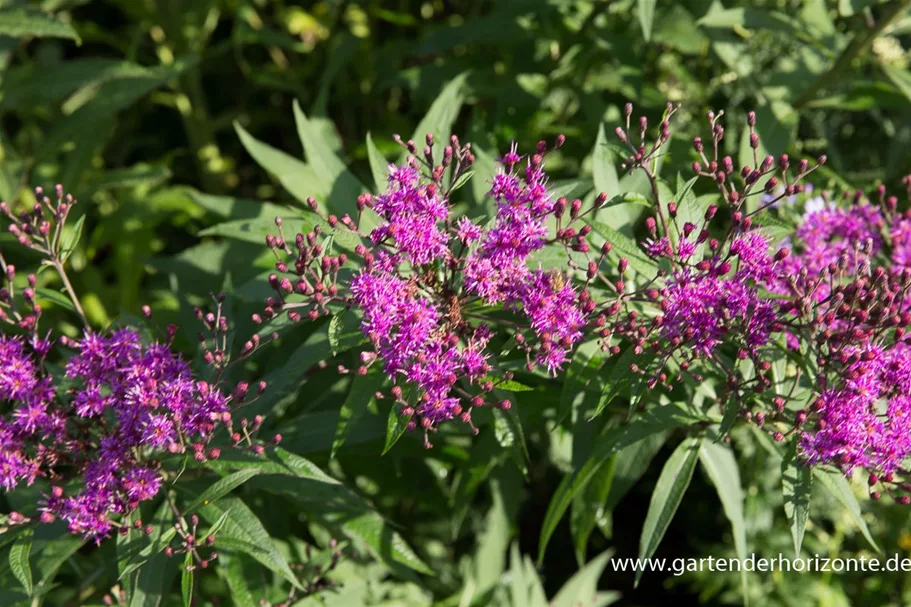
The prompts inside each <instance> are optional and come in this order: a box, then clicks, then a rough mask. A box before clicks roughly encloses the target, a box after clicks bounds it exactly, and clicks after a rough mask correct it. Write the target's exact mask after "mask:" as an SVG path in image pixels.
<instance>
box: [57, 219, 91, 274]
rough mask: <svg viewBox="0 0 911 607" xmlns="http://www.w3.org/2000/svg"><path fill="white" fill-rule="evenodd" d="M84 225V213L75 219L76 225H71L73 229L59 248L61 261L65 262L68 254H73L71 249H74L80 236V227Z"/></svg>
mask: <svg viewBox="0 0 911 607" xmlns="http://www.w3.org/2000/svg"><path fill="white" fill-rule="evenodd" d="M84 225H85V215H82V216H80V217H79V219H78V220H76V225H74V226H73V230H72V231H71V232H70V233H69V236H67V238H66V240H65V241H64V243H63V246H62V247H61V249H60V261H61V263H66V260H67V259H69V257H70V255H72V254H73V251H74V250H76V245H78V244H79V239H80V238H82V228H83V226H84Z"/></svg>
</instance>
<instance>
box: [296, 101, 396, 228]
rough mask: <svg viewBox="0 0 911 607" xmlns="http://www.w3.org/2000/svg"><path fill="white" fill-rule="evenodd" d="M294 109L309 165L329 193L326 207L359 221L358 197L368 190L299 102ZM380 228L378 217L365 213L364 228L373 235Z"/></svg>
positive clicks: (322, 186) (363, 218)
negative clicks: (308, 117)
mask: <svg viewBox="0 0 911 607" xmlns="http://www.w3.org/2000/svg"><path fill="white" fill-rule="evenodd" d="M293 106H294V108H293V109H294V122H295V124H296V125H297V135H298V137H299V138H300V141H301V145H303V146H304V154H306V156H307V164H308V165H309V166H310V167H312V169H313V172H314V174H315V175H316V178H317V179H319V181H320V184H321V190H322V191H324V192H328V199H327V201H326V206H327V207H328V208H329V209H330V210H332V211H334V212H336V213H338V214H339V215H342V214H343V213H347V214H348V215H350V216H351V217H352V218H353V219H357V215H358V212H357V197H358V195H359V194H361V193H362V192H363V191H364V190H365V188H364V186H363V185H361V182H360V181H358V179H357V177H355V176H354V173H352V172H351V171H350V170H348V167H347V166H345V163H344V162H342V159H341V158H339V157H338V156H337V155H336V154H335V152H333V151H332V148H330V147H329V146H328V145H327V144H326V142H325V141H324V139H323V136H322V135H321V134H320V132H319V130H318V129H317V128H316V126H315V125H314V124H313V123H312V122H310V121H309V120H308V119H307V116H306V115H305V114H304V112H303V110H301V107H300V104H299V103H298V102H297V100H296V99H295V100H294V104H293ZM377 225H378V222H377V218H376V215H375V214H374V213H372V212H370V213H368V212H364V213H363V216H362V217H361V228H363V229H365V230H367V231H370V229H371V228H373V227H375V226H377Z"/></svg>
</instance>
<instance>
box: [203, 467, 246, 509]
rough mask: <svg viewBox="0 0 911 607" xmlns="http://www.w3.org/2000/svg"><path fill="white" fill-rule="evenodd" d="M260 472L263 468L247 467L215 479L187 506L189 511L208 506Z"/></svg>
mask: <svg viewBox="0 0 911 607" xmlns="http://www.w3.org/2000/svg"><path fill="white" fill-rule="evenodd" d="M260 473H262V470H260V469H258V468H246V469H244V470H238V471H237V472H235V473H233V474H229V475H228V476H226V477H224V478H221V479H219V480H217V481H215V482H214V483H212V484H211V485H209V488H208V489H206V490H205V491H203V492H202V493H200V494H199V495H198V496H197V497H196V499H194V500H193V501H192V502H190V504H189V505H188V506H187V507H186V510H187V512H192V511H193V510H196V509H197V508H199V507H200V506H206V505H208V504H210V503H211V502H214V501H215V500H217V499H219V498H221V497H224V496H226V495H228V494H229V493H231V492H232V491H233V490H235V489H237V488H238V487H240V486H241V485H243V484H244V483H246V482H247V481H248V480H250V479H251V478H253V477H254V476H256V475H258V474H260Z"/></svg>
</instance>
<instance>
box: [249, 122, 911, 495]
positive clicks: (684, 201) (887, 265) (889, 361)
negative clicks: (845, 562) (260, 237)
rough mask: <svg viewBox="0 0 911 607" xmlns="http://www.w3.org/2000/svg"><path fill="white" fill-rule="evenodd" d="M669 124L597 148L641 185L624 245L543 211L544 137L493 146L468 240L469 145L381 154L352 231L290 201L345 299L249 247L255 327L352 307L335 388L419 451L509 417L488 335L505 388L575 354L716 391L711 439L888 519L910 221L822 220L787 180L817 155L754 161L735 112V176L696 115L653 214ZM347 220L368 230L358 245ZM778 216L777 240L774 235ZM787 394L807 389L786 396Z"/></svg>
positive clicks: (844, 206)
mask: <svg viewBox="0 0 911 607" xmlns="http://www.w3.org/2000/svg"><path fill="white" fill-rule="evenodd" d="M676 111H677V108H676V107H674V106H671V105H669V106H668V108H667V111H666V113H665V118H664V119H663V120H662V122H661V124H660V125H659V128H658V129H657V136H656V137H655V138H654V139H649V138H648V133H649V128H648V122H647V120H646V119H645V118H644V117H643V118H641V119H640V120H639V121H638V124H637V125H634V124H633V119H632V106H630V105H627V108H626V123H625V125H624V126H621V127H618V128H617V129H616V135H617V137H618V139H619V141H620V143H621V145H623V146H625V147H626V153H625V157H624V162H623V168H624V169H625V170H628V171H630V172H633V171H641V172H642V173H644V175H645V177H646V178H647V183H648V190H649V191H648V193H649V198H650V201H649V203H650V205H651V208H652V211H653V212H652V213H650V214H649V215H648V216H647V217H646V218H645V221H644V229H645V237H644V238H642V239H641V241H640V242H639V243H635V242H633V241H631V240H629V239H628V238H627V237H626V236H623V235H622V234H618V233H617V232H615V231H612V230H610V229H606V226H605V224H603V223H602V222H600V221H598V213H599V212H603V213H608V212H609V210H608V208H609V207H611V206H612V205H613V204H619V203H621V202H623V201H624V200H623V199H622V197H620V198H619V199H617V200H615V199H613V198H611V199H610V200H609V197H608V195H607V194H606V193H602V194H599V195H597V196H595V197H593V198H592V199H590V203H589V204H588V205H586V204H584V203H583V202H582V200H578V199H577V200H572V201H569V200H567V199H565V198H562V197H559V196H555V195H554V194H553V193H552V188H551V185H550V184H549V182H548V179H547V176H546V173H545V170H544V169H545V160H546V158H547V155H548V154H549V153H551V152H553V150H554V149H556V148H559V147H560V146H561V145H562V143H563V138H562V136H561V137H560V138H558V139H557V142H556V145H555V146H554V147H553V148H550V149H549V148H548V146H547V145H546V144H545V143H543V142H542V143H539V144H538V146H537V149H536V150H535V152H533V153H531V154H528V155H524V156H523V155H520V154H519V151H518V149H517V147H516V146H513V147H512V148H511V149H510V150H509V152H508V153H507V154H505V155H504V156H503V157H502V158H500V159H499V160H498V169H497V171H496V173H495V174H494V175H493V177H492V179H491V181H490V182H489V188H490V189H489V196H490V197H491V199H492V200H493V205H492V208H493V209H495V215H494V216H493V217H492V218H490V219H488V220H479V219H472V218H470V217H466V216H462V217H454V216H453V212H452V206H453V205H452V203H451V196H452V193H453V191H454V187H455V186H456V185H457V184H458V183H459V180H460V178H461V177H462V176H463V175H464V173H465V171H466V170H468V168H469V167H471V165H472V163H473V160H474V158H473V155H472V153H471V146H470V144H462V143H461V142H460V141H459V139H458V138H456V137H453V138H452V139H451V141H450V142H449V143H450V145H448V146H446V148H445V149H444V150H443V153H442V154H441V155H439V156H438V158H440V160H439V162H438V163H435V161H434V154H433V147H434V142H433V138H432V137H430V136H428V138H427V142H426V146H425V148H424V149H423V150H422V153H421V154H418V153H417V146H416V145H415V144H414V143H413V142H411V141H409V142H401V140H398V141H399V142H400V143H401V144H402V145H403V146H404V147H405V148H406V150H407V151H408V153H409V156H408V158H407V161H406V162H405V163H404V164H402V165H391V166H389V168H388V184H387V187H386V190H385V191H384V192H382V193H379V194H377V195H375V196H373V195H369V194H364V195H361V197H360V198H359V199H358V210H359V213H358V217H357V218H352V217H350V216H347V215H346V216H343V217H341V218H340V219H339V218H337V217H336V216H334V215H331V214H327V213H325V212H324V211H322V210H321V208H320V206H319V205H318V204H317V203H316V201H315V200H312V199H311V200H310V208H311V209H312V210H313V211H314V212H315V213H317V214H318V215H319V216H320V218H321V224H322V225H324V226H329V228H330V229H334V230H336V231H338V230H341V231H343V232H344V233H346V234H349V235H353V236H356V237H357V238H358V239H359V240H360V242H359V243H358V244H357V245H356V246H353V252H354V253H355V259H359V260H361V263H360V264H359V265H358V267H357V268H355V269H353V270H351V271H350V272H349V273H347V274H346V276H347V279H343V280H342V281H341V282H339V271H338V269H339V268H340V267H341V266H343V265H345V264H346V262H348V256H347V255H345V254H341V255H339V256H337V257H333V256H330V255H329V254H328V253H327V252H326V251H324V250H323V249H322V247H321V245H319V244H317V239H318V238H319V237H320V235H321V234H322V229H321V228H320V227H319V226H317V227H316V228H315V229H314V230H313V231H312V232H310V233H308V234H306V235H303V234H299V235H297V237H296V239H295V243H296V247H294V248H292V247H289V246H288V245H287V243H286V241H285V239H284V236H283V235H282V234H281V233H280V234H279V236H278V237H275V236H270V237H268V238H267V244H268V245H269V246H270V248H272V249H273V251H275V253H276V256H277V264H276V268H277V270H278V274H274V275H272V276H271V277H270V282H271V284H272V286H273V288H274V289H275V291H276V296H274V297H272V298H270V299H269V300H268V301H267V306H266V316H267V317H272V316H274V315H277V314H278V313H279V312H281V311H282V310H287V311H288V315H289V317H291V318H292V320H299V319H300V318H301V315H300V313H299V312H298V310H299V309H301V308H303V309H306V310H307V314H308V316H309V317H310V318H311V319H316V318H318V317H319V316H322V315H330V314H333V312H334V311H337V310H338V308H337V307H336V308H334V309H333V308H332V305H335V306H339V305H342V306H349V307H352V308H353V309H355V310H356V311H357V312H358V313H359V316H360V323H361V324H360V326H361V331H362V332H363V334H364V336H365V337H366V338H367V340H368V342H369V344H370V345H371V349H370V350H368V351H366V352H363V353H362V354H361V362H362V365H361V366H360V367H359V368H358V369H357V371H356V372H357V373H358V374H366V373H367V371H368V368H369V367H370V366H371V365H373V364H380V365H382V369H383V371H384V372H385V374H386V375H387V376H388V378H389V380H390V381H391V382H392V383H393V388H392V394H393V396H394V397H395V399H396V401H397V402H398V403H399V405H400V410H401V413H402V414H403V416H404V418H405V419H406V420H408V421H407V424H408V428H410V429H416V428H422V429H423V430H424V434H425V445H426V446H428V447H429V446H430V442H429V440H428V438H427V436H428V433H429V432H431V431H435V430H436V429H438V428H439V426H440V424H442V423H443V422H446V421H448V420H451V419H455V418H459V419H461V420H462V421H465V422H467V423H469V424H471V413H472V410H473V409H474V408H475V407H479V406H482V405H485V404H493V403H495V404H497V405H498V406H500V407H503V408H507V407H509V406H510V403H509V402H508V401H502V400H501V401H499V402H498V401H497V399H495V398H492V392H493V390H494V389H495V388H496V386H497V385H498V384H497V380H493V379H492V378H493V377H502V378H504V380H511V379H512V378H513V373H512V372H510V371H497V358H498V356H497V354H496V352H497V351H498V350H497V348H492V346H491V344H492V343H494V342H495V340H496V339H497V338H498V337H499V338H500V339H508V340H509V343H515V344H518V346H519V348H521V350H522V351H524V354H525V362H526V371H528V372H536V371H537V370H541V371H543V372H545V373H547V374H551V375H555V374H557V373H559V372H561V371H563V370H565V369H566V366H567V362H568V360H569V359H570V357H571V356H572V351H573V349H574V347H575V346H576V345H577V344H578V343H579V342H580V341H581V340H582V339H583V338H584V336H586V335H594V336H595V338H596V339H597V341H598V343H599V344H600V346H601V350H602V351H603V352H604V353H605V356H606V357H613V356H617V355H619V354H620V353H621V352H623V351H625V350H627V349H631V351H632V353H633V355H634V359H633V362H632V363H624V364H629V365H630V366H629V372H630V373H632V374H637V375H641V376H643V379H644V382H643V384H644V385H645V386H646V387H647V388H648V389H656V388H658V387H662V388H663V389H667V390H670V389H672V388H673V386H674V385H676V384H677V383H680V382H685V381H689V380H692V381H695V382H697V384H698V383H702V382H706V381H708V382H712V383H713V384H717V385H719V386H720V387H721V389H722V395H721V396H720V397H719V399H718V402H719V405H720V407H721V409H722V412H723V414H724V418H725V419H724V421H723V422H722V432H726V431H727V429H729V428H730V426H731V424H733V423H734V422H735V421H736V420H737V419H741V420H743V421H746V422H749V423H753V424H756V425H758V426H759V427H760V428H762V429H763V430H764V431H766V432H768V434H769V435H770V436H771V437H773V438H774V439H775V440H777V441H784V440H786V439H788V438H789V437H794V440H796V441H797V443H798V446H799V453H800V455H801V457H802V459H803V460H804V461H805V462H806V463H808V464H812V465H830V466H834V467H837V468H839V469H840V470H842V471H843V472H844V473H850V472H851V471H852V470H853V469H854V468H855V467H862V468H865V469H867V470H868V471H869V472H870V474H871V476H870V480H871V486H872V485H877V484H880V483H882V482H885V483H887V484H888V488H889V490H890V491H892V490H895V491H897V492H898V493H900V494H901V495H898V498H899V499H900V500H901V501H908V496H907V495H904V490H903V489H902V485H901V484H899V483H896V482H893V479H894V478H896V474H897V473H899V472H900V471H903V470H904V468H903V461H904V459H905V458H906V457H907V456H908V455H909V451H911V440H909V439H908V436H909V434H908V432H907V430H908V423H909V422H908V419H909V412H908V409H907V406H908V403H909V402H911V401H909V398H908V394H909V392H908V388H909V387H911V386H909V385H906V384H908V383H909V380H908V377H909V373H911V361H909V358H908V356H909V354H908V352H909V346H908V345H907V344H906V343H905V341H904V340H905V328H906V327H907V326H908V324H909V322H911V314H909V310H908V303H906V300H907V297H906V293H907V290H908V288H909V285H911V271H909V270H908V269H907V265H908V263H909V262H908V257H909V253H908V250H911V249H909V247H911V236H909V234H911V228H909V226H911V218H909V216H908V215H907V214H902V213H899V212H898V211H897V200H896V198H894V197H887V196H886V195H885V191H884V190H883V189H882V188H880V189H879V190H878V191H877V192H876V194H875V195H874V196H873V197H871V198H870V199H868V198H867V197H865V196H863V194H862V193H860V192H857V193H854V194H852V195H850V196H847V195H846V196H845V197H844V198H843V199H842V200H841V203H840V204H836V203H835V202H834V201H833V200H832V195H831V193H830V192H828V191H821V190H819V189H814V187H813V184H811V183H808V181H807V180H808V178H809V176H810V175H811V173H813V172H814V171H815V170H816V169H817V168H818V167H819V166H820V165H822V164H824V163H825V161H826V158H825V156H821V157H819V158H818V159H817V160H816V162H815V163H812V164H811V163H810V162H809V161H807V160H800V161H798V162H796V163H792V162H791V160H790V159H789V157H788V156H787V155H781V156H780V157H778V158H775V157H773V156H765V157H760V155H759V153H758V150H759V149H760V142H759V136H758V134H757V133H756V132H755V116H754V114H753V113H750V114H749V116H748V119H747V126H748V128H749V142H750V146H751V148H752V150H753V151H754V153H753V161H752V162H751V163H749V164H748V165H747V166H743V167H740V168H736V167H735V164H734V161H733V159H732V158H731V157H730V156H723V155H722V154H721V153H720V152H719V150H720V149H722V148H723V145H722V142H723V140H724V132H725V131H724V126H723V124H722V120H721V119H722V114H715V113H712V112H710V113H709V115H708V122H709V129H710V131H711V139H710V141H705V140H703V139H702V138H699V137H697V138H696V139H695V140H694V141H693V149H694V151H695V154H696V158H697V160H696V161H695V162H694V163H693V166H692V168H693V172H694V177H693V179H692V180H691V181H690V182H689V183H688V184H687V185H686V186H685V187H684V188H683V189H682V190H681V191H678V193H677V197H678V198H680V199H679V200H676V201H675V200H665V199H664V198H663V197H662V195H661V192H662V184H661V182H660V180H659V178H658V177H657V176H656V173H655V166H656V160H657V158H658V157H659V156H660V155H661V154H663V153H665V152H664V148H665V146H666V144H667V142H668V141H669V139H670V128H671V126H670V125H671V119H672V117H673V116H674V114H675V112H676ZM636 127H638V128H636ZM636 131H638V138H637V137H636V135H637V134H636ZM634 139H635V141H634ZM447 177H448V179H447ZM700 181H710V182H711V183H712V184H713V186H714V188H715V189H717V195H716V197H715V200H714V201H711V202H704V203H700V202H699V201H701V200H705V198H706V197H705V196H702V197H700V198H698V199H697V197H696V196H695V195H694V194H693V193H692V190H693V188H694V187H695V184H696V183H698V182H700ZM811 194H814V195H813V196H811ZM365 214H374V215H375V216H376V218H377V220H378V223H379V225H378V226H377V227H375V228H373V229H372V230H364V229H362V228H361V224H362V219H363V216H364V215H365ZM788 216H791V217H795V216H796V217H797V221H796V224H795V225H796V227H795V229H794V230H793V232H792V233H790V234H782V233H781V230H780V228H781V226H783V225H786V224H785V222H783V220H782V218H786V217H788ZM277 224H278V225H279V227H280V226H281V220H280V219H279V220H277ZM295 248H296V250H295ZM555 250H556V251H558V252H559V253H560V255H561V256H562V258H563V260H564V262H565V263H564V264H563V266H562V267H556V268H555V267H553V266H552V265H550V266H547V267H545V265H544V262H543V261H542V260H541V259H538V258H537V256H538V255H539V254H542V253H545V252H548V251H550V252H553V251H555ZM288 256H290V257H291V261H290V262H289V260H288ZM633 257H635V259H636V267H635V268H631V267H630V262H631V258H633ZM552 258H553V255H552V254H551V255H548V256H545V257H544V259H552ZM257 320H261V317H260V316H259V315H257ZM496 343H498V344H499V343H502V342H496ZM788 351H790V352H792V355H791V356H792V357H796V358H795V359H794V360H797V361H798V364H794V363H793V362H792V363H791V366H789V367H786V369H785V370H786V371H787V373H786V375H787V377H778V376H776V373H775V372H774V370H773V364H774V363H775V362H776V361H779V360H781V359H782V358H784V357H785V356H786V355H785V354H784V353H785V352H788ZM341 370H342V371H344V372H347V369H345V368H344V367H342V368H341ZM779 375H780V373H779ZM687 378H689V380H688V379H687ZM500 381H503V380H500ZM808 381H809V382H811V384H812V385H811V387H810V389H809V391H804V390H800V391H799V390H797V388H798V385H801V386H803V385H804V384H806V383H807V382H808ZM804 392H806V394H804ZM472 429H474V430H475V431H476V429H475V428H474V426H473V425H472ZM873 495H874V497H878V495H879V492H877V491H873Z"/></svg>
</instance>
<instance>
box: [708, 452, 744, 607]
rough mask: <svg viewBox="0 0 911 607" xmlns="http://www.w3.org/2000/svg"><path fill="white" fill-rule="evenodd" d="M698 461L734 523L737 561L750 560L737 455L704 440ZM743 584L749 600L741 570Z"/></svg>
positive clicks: (732, 529)
mask: <svg viewBox="0 0 911 607" xmlns="http://www.w3.org/2000/svg"><path fill="white" fill-rule="evenodd" d="M699 461H700V462H701V463H702V468H703V470H705V473H706V474H707V475H708V477H709V479H710V480H711V481H712V484H713V485H715V489H716V490H717V491H718V497H719V498H720V499H721V506H722V508H724V514H725V516H727V517H728V520H729V521H731V531H732V533H733V534H734V552H736V554H737V558H739V559H740V560H741V562H744V561H745V560H746V558H747V540H746V523H745V522H744V518H743V487H742V485H741V483H740V471H739V469H738V468H737V460H736V459H734V453H733V451H731V448H730V447H728V446H727V445H721V444H718V443H713V442H709V441H706V440H703V441H701V446H700V448H699ZM740 581H741V584H742V586H743V596H744V598H746V597H748V596H749V594H748V593H747V576H746V570H744V569H743V568H741V570H740Z"/></svg>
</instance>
